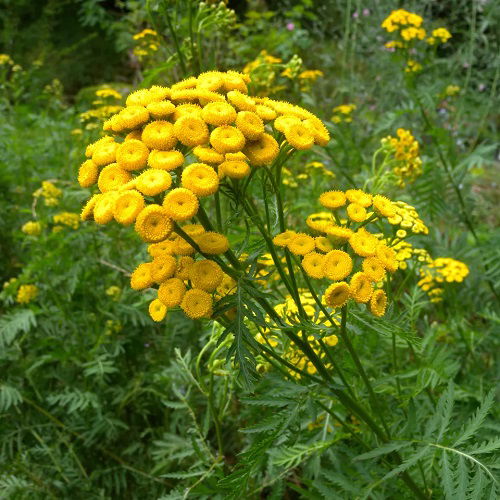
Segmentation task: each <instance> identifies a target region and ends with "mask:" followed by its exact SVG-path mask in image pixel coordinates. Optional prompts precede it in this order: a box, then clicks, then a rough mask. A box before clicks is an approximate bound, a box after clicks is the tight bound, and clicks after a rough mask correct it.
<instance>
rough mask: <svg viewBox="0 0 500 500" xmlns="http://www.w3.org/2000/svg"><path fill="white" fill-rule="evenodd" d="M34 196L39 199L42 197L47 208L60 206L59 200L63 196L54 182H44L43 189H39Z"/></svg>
mask: <svg viewBox="0 0 500 500" xmlns="http://www.w3.org/2000/svg"><path fill="white" fill-rule="evenodd" d="M33 196H34V197H35V198H38V197H40V196H41V197H43V198H44V204H45V206H47V207H54V206H56V205H58V204H59V200H60V198H61V196H62V191H61V190H60V189H59V188H57V187H56V186H55V185H54V184H53V183H52V182H50V181H43V182H42V187H41V188H38V189H37V190H36V191H35V192H34V193H33Z"/></svg>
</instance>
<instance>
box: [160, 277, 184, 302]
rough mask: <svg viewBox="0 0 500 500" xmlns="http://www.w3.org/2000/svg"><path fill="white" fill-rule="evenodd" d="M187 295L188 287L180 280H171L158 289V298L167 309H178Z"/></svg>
mask: <svg viewBox="0 0 500 500" xmlns="http://www.w3.org/2000/svg"><path fill="white" fill-rule="evenodd" d="M185 294H186V285H185V284H184V282H183V281H182V280H181V279H179V278H170V279H167V280H166V281H164V282H163V283H162V284H161V285H160V287H159V288H158V298H159V299H160V300H161V302H162V303H163V304H165V305H166V306H167V307H177V306H178V305H179V304H180V303H181V302H182V299H183V297H184V295H185Z"/></svg>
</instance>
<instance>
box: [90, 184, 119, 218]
mask: <svg viewBox="0 0 500 500" xmlns="http://www.w3.org/2000/svg"><path fill="white" fill-rule="evenodd" d="M116 197H117V193H116V192H115V191H110V192H108V193H104V194H102V195H101V197H100V198H99V199H98V200H97V201H96V204H95V206H94V220H95V222H97V224H107V223H108V222H111V220H112V219H113V209H114V206H115V199H116Z"/></svg>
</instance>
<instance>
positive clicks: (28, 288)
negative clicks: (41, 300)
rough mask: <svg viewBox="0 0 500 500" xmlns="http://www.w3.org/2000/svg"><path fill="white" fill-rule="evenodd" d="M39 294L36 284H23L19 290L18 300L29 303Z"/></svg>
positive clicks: (21, 302)
mask: <svg viewBox="0 0 500 500" xmlns="http://www.w3.org/2000/svg"><path fill="white" fill-rule="evenodd" d="M37 295H38V287H37V286H36V285H21V286H20V287H19V290H18V291H17V296H16V302H18V303H19V304H28V303H30V302H31V301H32V300H34V299H35V298H36V296H37Z"/></svg>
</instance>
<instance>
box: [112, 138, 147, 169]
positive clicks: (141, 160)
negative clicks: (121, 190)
mask: <svg viewBox="0 0 500 500" xmlns="http://www.w3.org/2000/svg"><path fill="white" fill-rule="evenodd" d="M148 156H149V149H148V148H147V146H146V145H145V144H144V143H143V142H142V141H140V140H138V139H129V140H127V141H124V142H122V143H121V144H120V146H119V147H118V149H117V151H116V162H117V163H118V165H120V167H121V168H123V169H125V170H140V169H142V168H144V167H145V166H146V162H147V161H148Z"/></svg>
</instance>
